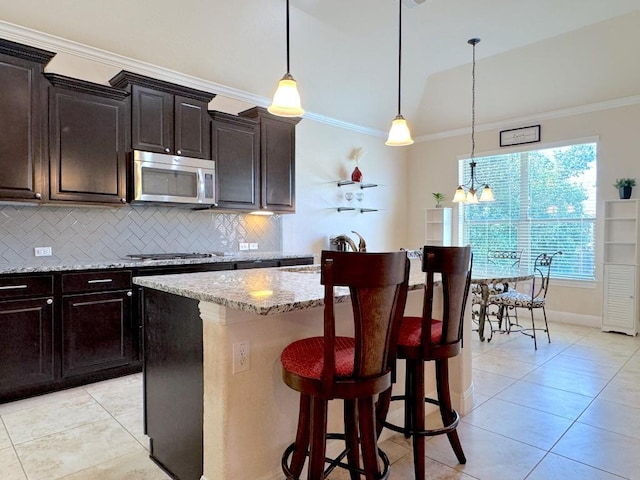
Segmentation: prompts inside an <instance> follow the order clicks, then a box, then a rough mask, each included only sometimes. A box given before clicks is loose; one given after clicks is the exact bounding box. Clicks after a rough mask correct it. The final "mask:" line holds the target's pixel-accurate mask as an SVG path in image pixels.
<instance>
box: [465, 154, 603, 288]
mask: <svg viewBox="0 0 640 480" xmlns="http://www.w3.org/2000/svg"><path fill="white" fill-rule="evenodd" d="M596 158H597V144H596V143H583V144H577V145H568V146H562V147H556V148H547V149H542V150H532V151H527V152H518V153H510V154H505V155H494V156H488V157H479V158H476V163H477V167H476V178H477V179H478V181H479V183H480V184H484V183H488V184H489V185H491V188H492V189H493V191H494V195H495V198H496V200H495V201H494V202H485V203H479V204H474V205H469V204H460V209H459V215H460V218H459V224H460V227H461V228H460V229H459V235H460V239H459V240H460V244H461V245H465V244H471V246H472V247H473V252H474V265H479V266H482V265H483V264H484V263H486V259H487V254H488V252H489V251H491V250H517V251H519V250H522V249H524V254H523V256H522V262H521V263H522V264H523V265H525V266H526V265H527V264H529V265H533V261H534V260H535V258H536V257H537V256H538V255H539V254H541V253H554V252H557V251H559V250H561V251H562V252H563V253H564V255H562V256H560V257H556V259H554V266H553V276H554V277H557V278H567V279H576V280H593V279H594V278H595V216H596V208H595V205H596V202H595V200H596ZM469 176H470V168H469V160H468V159H467V160H460V165H459V177H460V178H459V182H460V183H464V181H465V179H468V178H469Z"/></svg>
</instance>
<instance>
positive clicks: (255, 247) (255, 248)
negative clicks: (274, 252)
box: [249, 243, 258, 250]
mask: <svg viewBox="0 0 640 480" xmlns="http://www.w3.org/2000/svg"><path fill="white" fill-rule="evenodd" d="M257 249H258V244H257V243H250V244H249V250H257Z"/></svg>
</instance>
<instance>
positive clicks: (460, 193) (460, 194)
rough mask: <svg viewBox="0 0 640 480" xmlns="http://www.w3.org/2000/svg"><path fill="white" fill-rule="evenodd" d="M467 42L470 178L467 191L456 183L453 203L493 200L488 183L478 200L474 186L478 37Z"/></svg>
mask: <svg viewBox="0 0 640 480" xmlns="http://www.w3.org/2000/svg"><path fill="white" fill-rule="evenodd" d="M467 43H468V44H469V45H471V46H473V63H472V65H473V66H472V69H471V163H470V164H469V166H470V167H471V179H470V180H469V181H468V182H467V183H466V184H465V185H469V191H468V192H465V191H464V187H463V186H462V185H458V188H457V189H456V193H455V195H454V196H453V200H452V202H454V203H461V202H464V203H478V202H479V201H480V202H493V201H494V200H495V199H494V197H493V191H492V190H491V187H489V185H488V184H485V185H484V188H483V189H482V194H481V195H480V199H479V200H478V195H477V191H476V188H475V185H476V182H477V180H476V165H477V164H476V162H475V151H476V45H477V44H478V43H480V39H479V38H472V39H471V40H468V41H467Z"/></svg>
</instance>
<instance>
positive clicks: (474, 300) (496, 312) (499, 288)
mask: <svg viewBox="0 0 640 480" xmlns="http://www.w3.org/2000/svg"><path fill="white" fill-rule="evenodd" d="M523 253H524V248H523V249H520V250H489V251H488V252H487V267H488V268H491V269H495V271H496V272H499V271H500V270H503V269H505V270H513V269H516V268H518V267H520V261H521V259H522V255H523ZM487 287H488V289H489V295H497V294H499V293H504V292H505V291H508V290H515V289H516V287H517V284H516V283H509V284H506V285H505V284H503V283H499V284H489V285H488V286H487ZM471 294H472V296H471V304H472V307H471V308H472V311H471V312H472V318H473V319H474V321H475V322H477V321H478V320H479V317H480V307H481V306H482V305H483V300H482V290H481V287H480V286H479V285H473V286H472V287H471ZM514 317H515V321H514V322H512V321H511V317H510V316H509V310H508V309H506V310H505V311H504V315H500V306H499V305H496V304H492V303H491V302H490V301H489V302H488V303H487V305H485V322H487V323H486V324H485V328H486V325H488V326H489V337H488V341H491V339H492V338H493V332H494V330H496V329H495V328H494V326H493V323H491V322H496V323H497V324H498V328H497V331H504V332H507V333H509V332H510V330H511V327H512V326H514V325H518V315H517V312H515V310H514ZM503 321H505V322H506V328H505V329H504V330H503V329H502V324H503Z"/></svg>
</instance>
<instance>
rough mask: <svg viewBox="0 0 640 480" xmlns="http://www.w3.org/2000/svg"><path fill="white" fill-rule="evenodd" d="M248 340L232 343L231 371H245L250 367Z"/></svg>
mask: <svg viewBox="0 0 640 480" xmlns="http://www.w3.org/2000/svg"><path fill="white" fill-rule="evenodd" d="M250 354H251V351H250V348H249V340H243V341H241V342H237V343H234V344H233V373H240V372H246V371H247V370H249V367H250V360H251V357H250Z"/></svg>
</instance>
